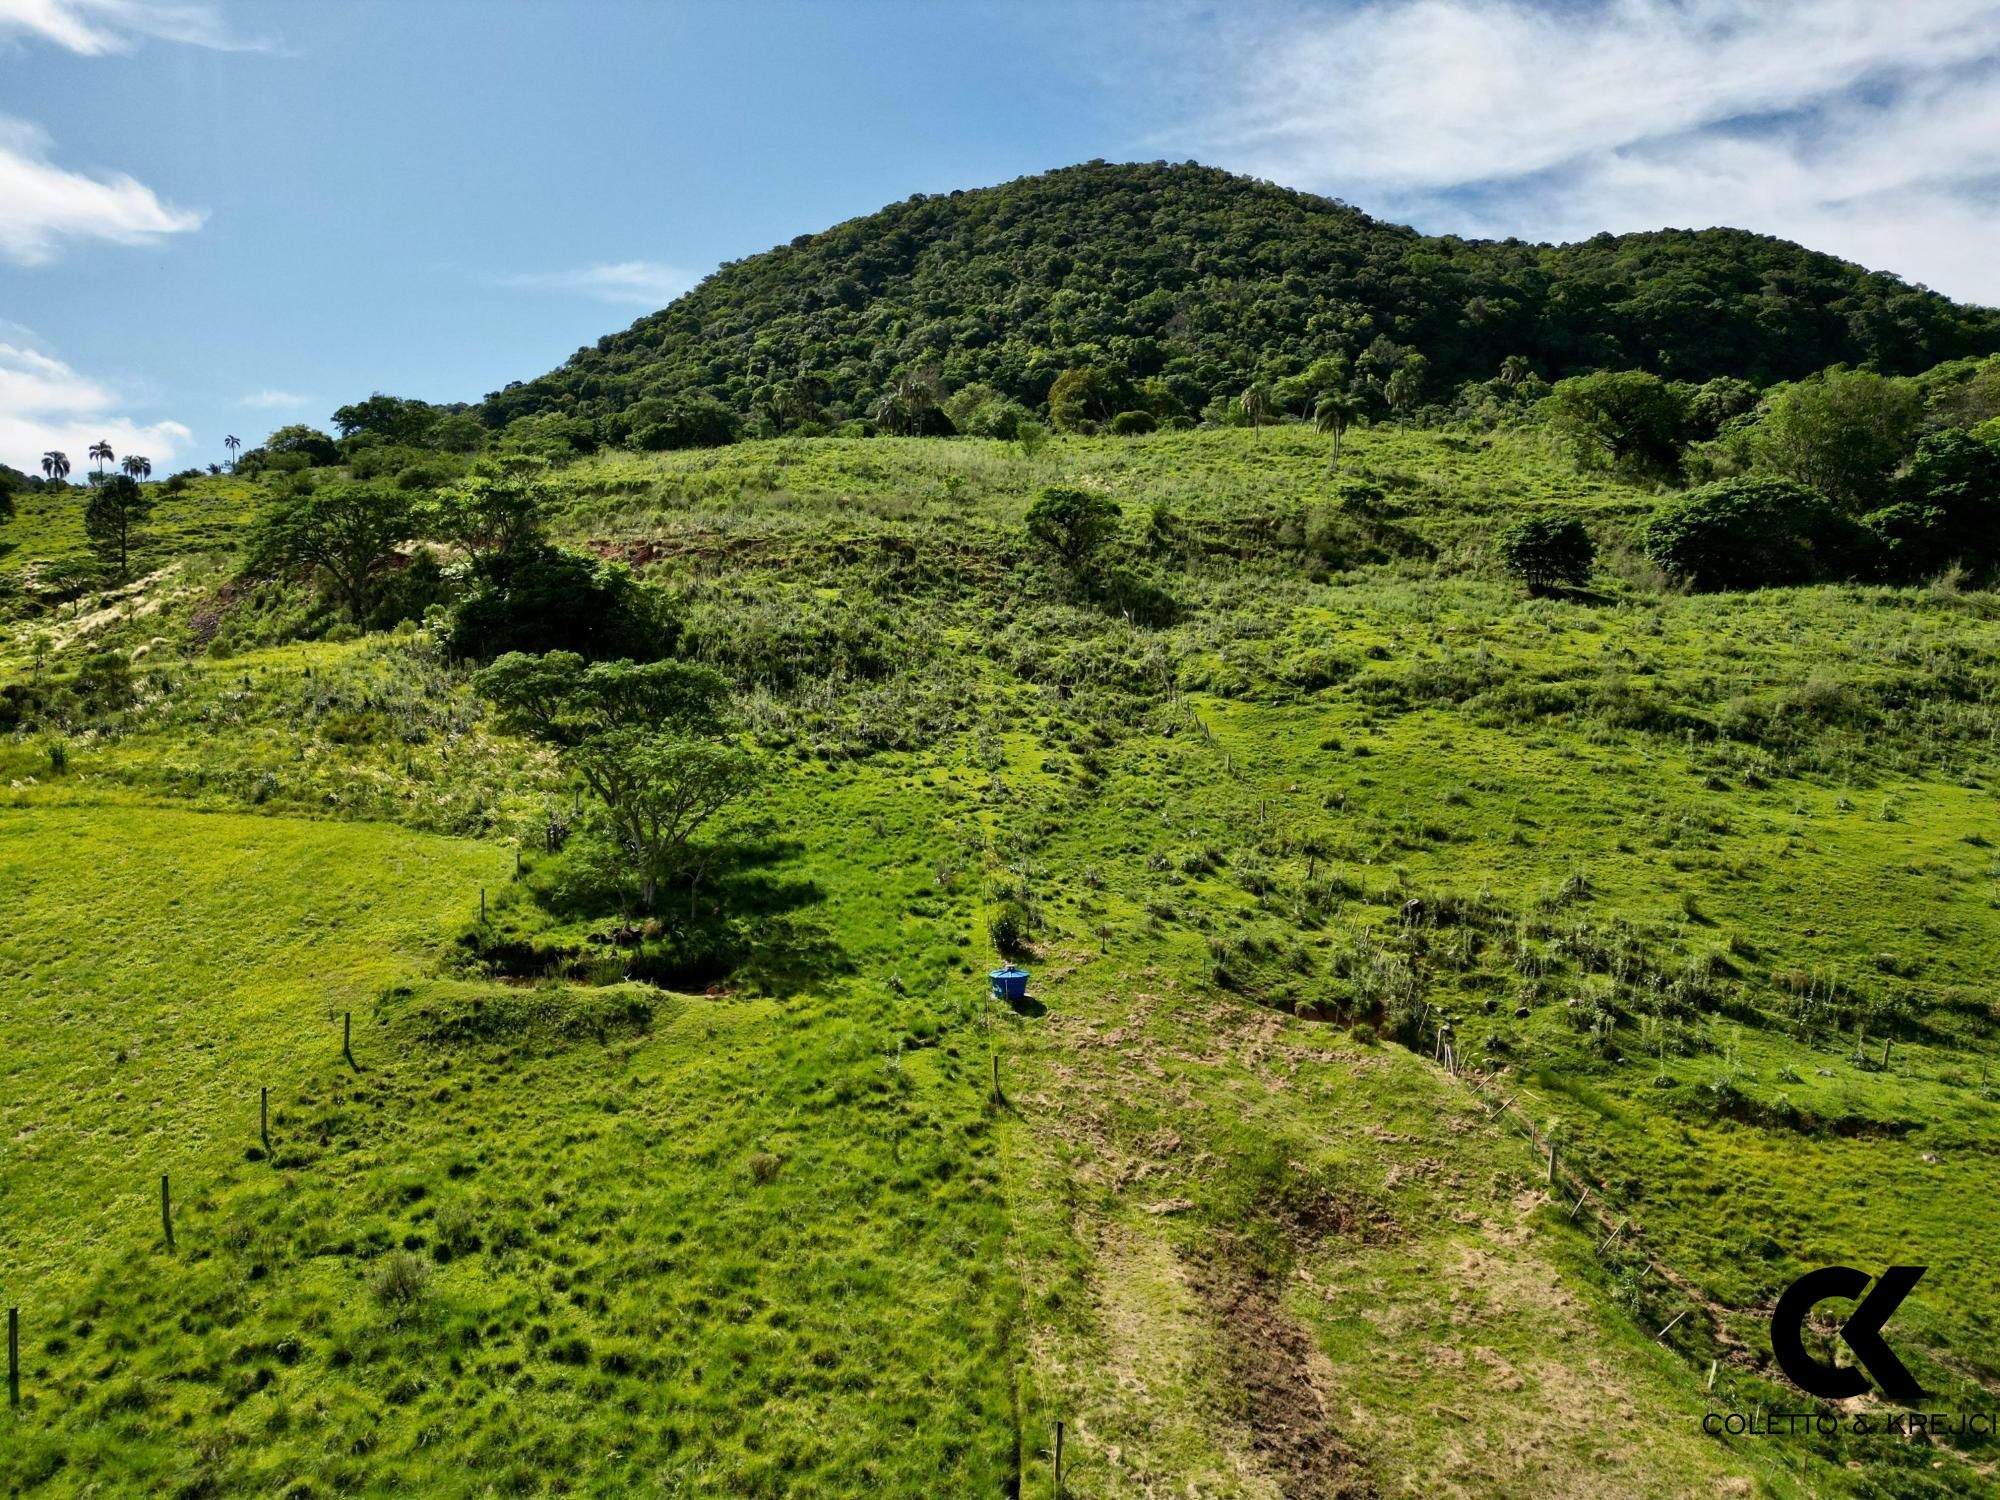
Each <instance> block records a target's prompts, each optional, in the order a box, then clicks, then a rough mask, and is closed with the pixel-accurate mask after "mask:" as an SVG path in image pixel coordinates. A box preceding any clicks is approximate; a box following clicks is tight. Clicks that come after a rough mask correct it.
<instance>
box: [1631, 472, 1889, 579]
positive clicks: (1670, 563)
mask: <svg viewBox="0 0 2000 1500" xmlns="http://www.w3.org/2000/svg"><path fill="white" fill-rule="evenodd" d="M1643 546H1644V550H1645V554H1646V556H1647V557H1648V558H1650V559H1652V561H1653V562H1654V563H1656V564H1657V565H1658V566H1659V567H1661V568H1663V569H1664V570H1665V571H1666V572H1668V573H1670V574H1672V575H1673V576H1674V577H1676V578H1680V579H1685V580H1686V581H1687V582H1689V583H1691V584H1692V585H1693V586H1694V587H1696V588H1698V589H1739V588H1740V589H1754V588H1768V587H1776V586H1779V585H1784V584H1795V583H1809V582H1811V581H1812V580H1813V579H1815V578H1821V577H1829V576H1833V577H1837V576H1841V575H1842V574H1844V573H1845V572H1847V571H1848V570H1849V569H1850V568H1851V567H1852V566H1853V564H1854V562H1855V560H1856V551H1855V548H1856V540H1855V538H1854V537H1853V535H1852V533H1851V531H1850V529H1849V526H1848V524H1847V523H1845V522H1844V521H1843V519H1842V517H1841V516H1840V515H1839V513H1838V512H1837V511H1835V509H1834V508H1833V506H1832V505H1831V504H1829V503H1828V501H1827V499H1826V497H1825V496H1824V495H1821V494H1819V493H1818V492H1816V491H1814V490H1809V489H1807V488H1806V487H1805V486H1803V485H1799V484H1793V483H1792V482H1790V481H1789V480H1783V479H1725V480H1723V481H1721V482H1720V483H1718V484H1711V485H1706V486H1704V487H1703V488H1701V489H1698V490H1694V491H1692V492H1690V493H1689V494H1688V495H1686V496H1685V497H1683V498H1682V499H1680V500H1677V501H1675V502H1673V503H1672V504H1670V505H1668V506H1667V507H1666V508H1665V509H1663V510H1661V511H1660V512H1659V513H1658V514H1657V515H1655V516H1654V517H1653V519H1652V520H1651V521H1650V522H1648V523H1647V525H1646V529H1645V532H1644V537H1643Z"/></svg>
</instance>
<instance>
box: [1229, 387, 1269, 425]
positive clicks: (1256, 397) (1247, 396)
mask: <svg viewBox="0 0 2000 1500" xmlns="http://www.w3.org/2000/svg"><path fill="white" fill-rule="evenodd" d="M1237 405H1239V406H1241V407H1242V408H1243V415H1244V416H1246V417H1248V418H1249V419H1250V431H1251V433H1252V434H1253V435H1254V434H1255V433H1256V431H1257V429H1258V427H1259V426H1260V425H1261V424H1262V423H1263V421H1264V419H1265V418H1266V417H1268V416H1270V415H1271V393H1270V392H1269V391H1267V390H1265V389H1264V387H1263V386H1261V385H1253V386H1251V387H1250V388H1249V389H1248V390H1246V391H1245V392H1244V393H1243V394H1242V395H1241V396H1239V397H1238V398H1237Z"/></svg>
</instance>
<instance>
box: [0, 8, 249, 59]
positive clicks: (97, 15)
mask: <svg viewBox="0 0 2000 1500" xmlns="http://www.w3.org/2000/svg"><path fill="white" fill-rule="evenodd" d="M10 34H13V35H21V36H28V37H33V38H36V39H37V40H40V41H44V42H53V43H55V44H56V45H57V46H58V47H67V48H68V49H69V50H70V51H72V52H80V53H82V54H83V55H84V56H86V57H102V56H103V55H104V54H106V53H108V52H124V51H127V50H128V49H130V47H131V46H132V44H133V42H134V41H135V40H137V39H139V38H142V37H156V38H158V39H159V40H161V41H167V42H185V43H187V44H188V45H190V46H195V47H210V48H214V49H216V50H218V51H223V52H251V51H263V50H267V44H265V43H263V42H257V41H251V40H247V39H245V38H242V37H238V36H236V35H235V34H234V33H233V32H232V31H230V29H229V27H228V25H227V23H225V22H224V20H223V18H222V13H221V12H220V11H219V10H217V9H216V7H215V6H213V5H204V4H195V3H182V0H0V39H4V38H6V37H7V36H9V35H10Z"/></svg>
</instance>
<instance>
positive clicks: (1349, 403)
mask: <svg viewBox="0 0 2000 1500" xmlns="http://www.w3.org/2000/svg"><path fill="white" fill-rule="evenodd" d="M1360 415H1361V403H1360V402H1359V401H1356V400H1355V399H1354V398H1353V397H1352V396H1348V395H1342V394H1338V393H1336V394H1334V395H1329V396H1322V397H1320V398H1319V405H1318V406H1315V407H1314V408H1313V426H1315V427H1317V428H1318V429H1319V430H1320V431H1321V432H1324V433H1326V434H1328V435H1329V436H1330V437H1332V439H1333V451H1332V452H1331V453H1330V454H1328V455H1327V460H1326V472H1327V473H1329V474H1333V473H1337V472H1338V471H1339V469H1340V439H1341V437H1342V436H1343V435H1344V434H1345V433H1346V431H1347V429H1348V426H1349V424H1350V423H1352V422H1353V421H1354V419H1355V418H1356V417H1358V416H1360Z"/></svg>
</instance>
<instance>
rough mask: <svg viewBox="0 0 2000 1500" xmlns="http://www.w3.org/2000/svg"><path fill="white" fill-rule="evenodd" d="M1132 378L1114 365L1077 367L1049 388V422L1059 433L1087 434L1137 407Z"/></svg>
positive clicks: (1065, 373) (1056, 380)
mask: <svg viewBox="0 0 2000 1500" xmlns="http://www.w3.org/2000/svg"><path fill="white" fill-rule="evenodd" d="M1137 399H1138V398H1137V395H1136V393H1135V392H1134V391H1133V389H1132V377H1131V376H1129V375H1127V374H1126V373H1125V372H1124V371H1123V370H1121V369H1119V368H1117V367H1116V366H1114V365H1079V366H1077V367H1076V368H1075V369H1071V370H1065V371H1063V372H1062V374H1060V375H1058V376H1057V377H1056V378H1055V382H1054V383H1053V384H1052V385H1050V387H1049V420H1050V421H1051V422H1053V423H1054V424H1055V425H1056V428H1057V430H1058V431H1060V432H1084V431H1089V430H1091V429H1093V428H1095V427H1097V426H1099V425H1101V424H1103V423H1105V422H1109V421H1110V420H1111V419H1112V418H1113V417H1114V416H1116V415H1117V414H1118V413H1119V412H1121V411H1130V410H1131V409H1132V407H1133V406H1134V405H1136V404H1137Z"/></svg>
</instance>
